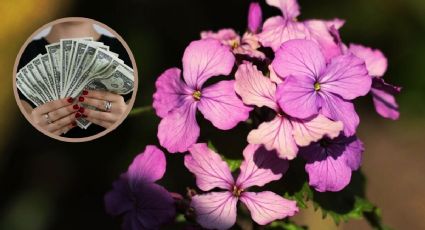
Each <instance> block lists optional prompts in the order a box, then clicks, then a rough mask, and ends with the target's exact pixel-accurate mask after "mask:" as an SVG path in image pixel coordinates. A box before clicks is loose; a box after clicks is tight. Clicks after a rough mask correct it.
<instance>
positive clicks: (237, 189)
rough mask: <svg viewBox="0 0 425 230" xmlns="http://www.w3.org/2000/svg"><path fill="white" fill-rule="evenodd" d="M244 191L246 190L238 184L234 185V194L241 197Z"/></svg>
mask: <svg viewBox="0 0 425 230" xmlns="http://www.w3.org/2000/svg"><path fill="white" fill-rule="evenodd" d="M243 192H244V190H243V189H241V188H238V186H236V185H234V186H233V192H232V193H233V196H235V197H240V196H241V194H242V193H243Z"/></svg>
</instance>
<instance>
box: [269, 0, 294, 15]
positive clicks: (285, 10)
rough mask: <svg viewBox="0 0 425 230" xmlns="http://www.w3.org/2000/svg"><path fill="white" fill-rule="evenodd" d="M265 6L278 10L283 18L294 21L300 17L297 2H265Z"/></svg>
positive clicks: (292, 0)
mask: <svg viewBox="0 0 425 230" xmlns="http://www.w3.org/2000/svg"><path fill="white" fill-rule="evenodd" d="M266 2H267V4H269V5H270V6H274V7H277V8H279V9H280V10H281V11H282V14H283V15H284V16H285V18H288V19H295V18H296V17H298V15H300V6H299V5H298V2H297V0H266Z"/></svg>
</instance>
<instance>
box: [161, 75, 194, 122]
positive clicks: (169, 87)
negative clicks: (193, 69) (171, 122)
mask: <svg viewBox="0 0 425 230" xmlns="http://www.w3.org/2000/svg"><path fill="white" fill-rule="evenodd" d="M180 72H181V71H180V69H178V68H171V69H168V70H166V71H165V72H164V73H162V74H161V76H159V78H158V79H157V80H156V82H155V86H156V92H155V93H154V95H153V108H154V109H155V112H156V114H157V115H158V116H159V117H161V118H164V117H165V116H166V115H167V114H168V112H169V111H170V110H172V109H174V108H178V107H180V106H181V105H182V104H183V103H184V100H185V99H186V98H187V97H188V95H189V96H190V94H191V93H192V91H193V90H191V89H190V88H189V87H188V86H187V85H186V83H184V82H183V81H182V80H181V78H180V77H181V76H180Z"/></svg>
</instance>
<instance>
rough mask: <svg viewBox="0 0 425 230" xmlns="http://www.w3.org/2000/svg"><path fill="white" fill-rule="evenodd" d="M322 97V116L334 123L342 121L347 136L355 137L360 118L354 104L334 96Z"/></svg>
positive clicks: (325, 95)
mask: <svg viewBox="0 0 425 230" xmlns="http://www.w3.org/2000/svg"><path fill="white" fill-rule="evenodd" d="M321 96H322V110H321V112H322V114H323V115H325V116H326V117H327V118H330V119H332V120H334V121H342V123H343V124H344V134H345V135H346V136H352V135H354V134H355V133H356V129H357V126H358V125H359V122H360V118H359V116H358V115H357V113H356V111H355V109H354V105H353V103H352V102H350V101H346V100H344V99H342V98H340V97H339V96H336V95H333V94H321Z"/></svg>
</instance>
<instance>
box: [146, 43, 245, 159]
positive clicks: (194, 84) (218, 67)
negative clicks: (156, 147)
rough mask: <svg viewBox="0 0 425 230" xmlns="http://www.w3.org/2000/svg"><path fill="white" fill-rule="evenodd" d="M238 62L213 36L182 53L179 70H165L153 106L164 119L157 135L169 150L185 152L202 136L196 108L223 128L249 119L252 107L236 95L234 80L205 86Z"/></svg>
mask: <svg viewBox="0 0 425 230" xmlns="http://www.w3.org/2000/svg"><path fill="white" fill-rule="evenodd" d="M234 62H235V57H234V56H233V54H232V53H231V52H230V50H229V48H228V47H226V46H223V45H221V44H220V43H219V42H218V41H216V40H212V39H206V40H200V41H194V42H192V43H190V45H189V46H188V47H187V48H186V50H185V53H184V56H183V78H184V81H183V80H182V79H181V78H180V72H181V71H180V69H178V68H171V69H168V70H166V71H165V72H164V73H163V74H162V75H161V76H160V77H159V78H158V80H157V81H156V84H155V85H156V89H157V91H156V92H155V94H154V95H153V99H154V102H153V107H154V108H155V111H156V114H157V115H158V116H159V117H161V118H162V120H161V122H160V124H159V127H158V138H159V142H160V143H161V145H162V146H164V147H165V148H166V149H167V150H168V151H169V152H171V153H175V152H185V151H187V149H188V148H189V147H190V146H191V145H192V144H194V143H196V140H197V139H198V137H199V132H200V130H199V126H198V123H197V122H196V111H197V110H198V109H199V111H201V113H202V114H203V115H204V117H205V118H206V119H207V120H209V121H211V122H212V124H213V125H214V126H215V127H217V128H219V129H222V130H228V129H231V128H233V127H235V126H236V125H237V123H238V122H240V121H244V120H246V119H247V118H248V116H249V112H250V111H251V108H249V107H247V106H245V105H244V104H243V103H242V101H241V100H240V99H239V98H238V97H237V95H236V93H235V90H234V84H235V82H234V81H233V80H226V81H220V82H218V83H216V84H213V85H211V86H208V87H203V84H204V83H205V81H207V80H208V79H209V78H211V77H212V76H217V75H228V74H229V73H230V72H231V70H232V68H233V64H234Z"/></svg>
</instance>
